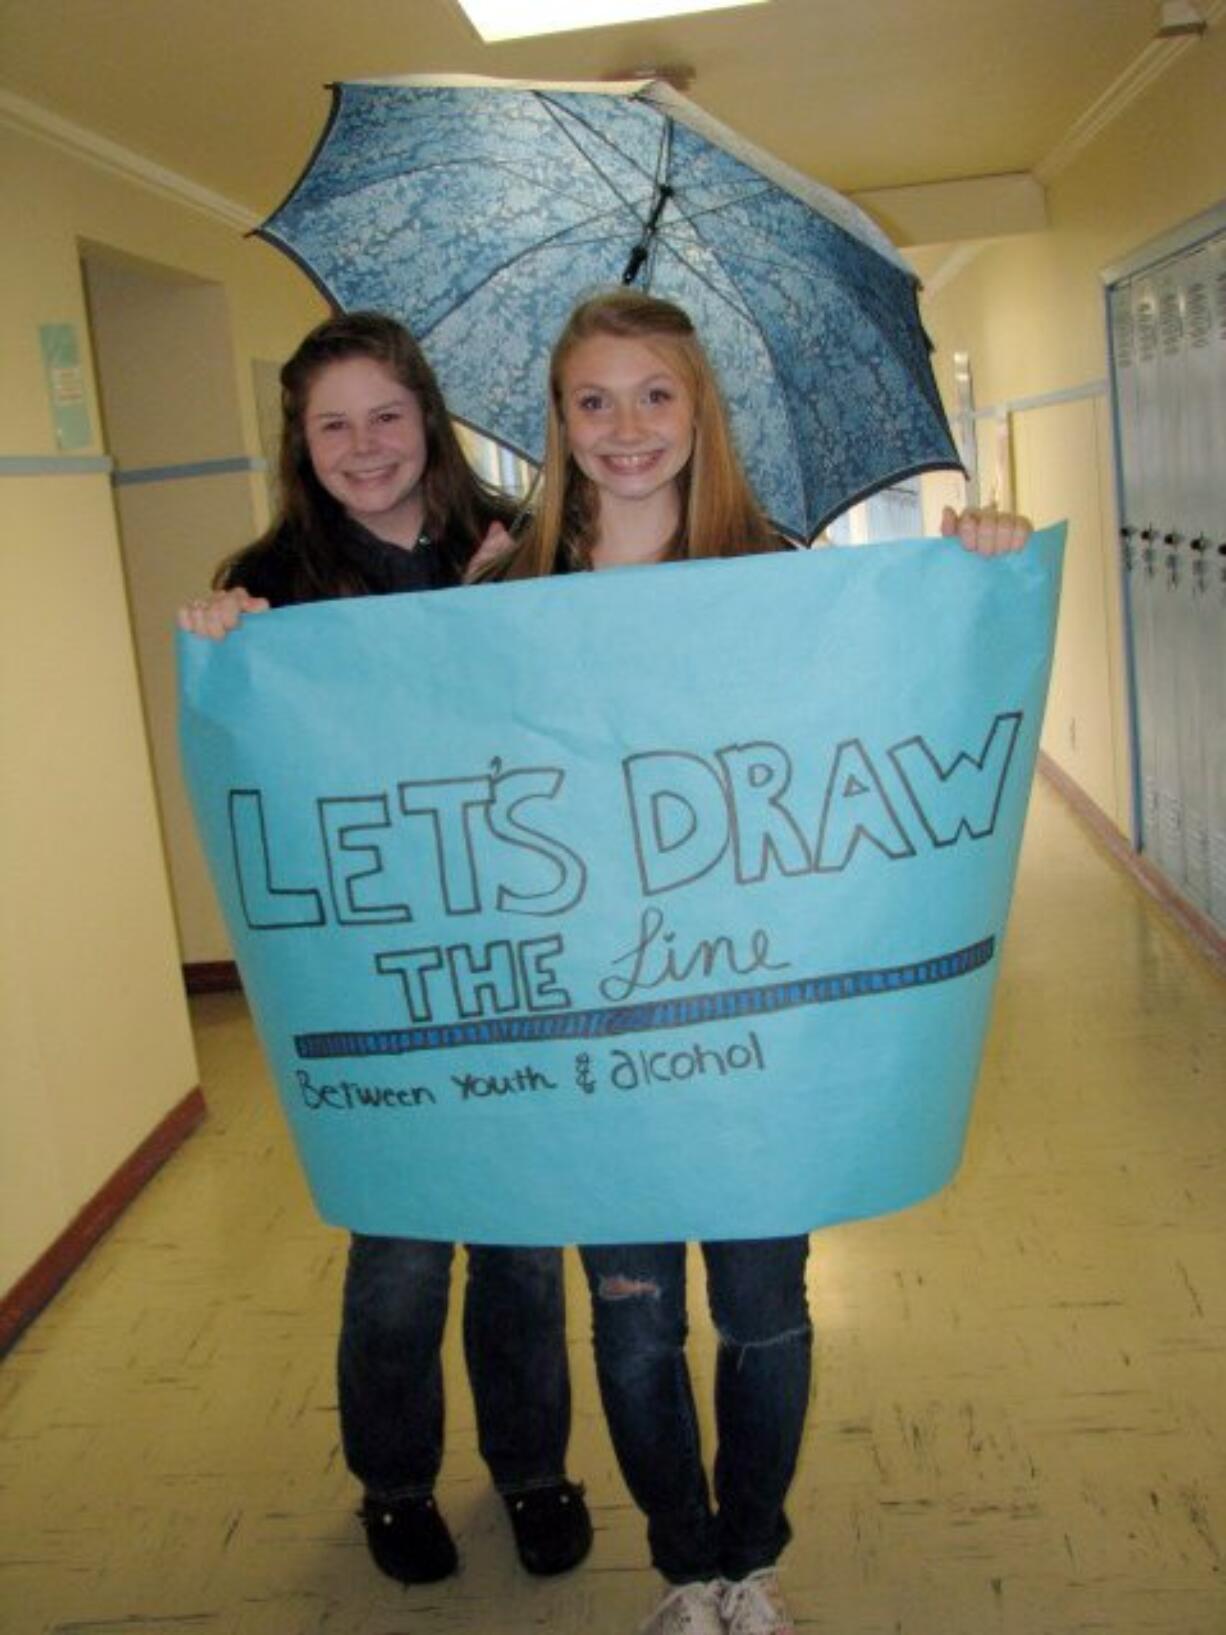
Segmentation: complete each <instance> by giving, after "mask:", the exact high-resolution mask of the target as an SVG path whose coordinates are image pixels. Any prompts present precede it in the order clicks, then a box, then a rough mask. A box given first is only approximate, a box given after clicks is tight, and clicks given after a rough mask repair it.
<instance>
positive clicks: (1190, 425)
mask: <svg viewBox="0 0 1226 1635" xmlns="http://www.w3.org/2000/svg"><path fill="white" fill-rule="evenodd" d="M1195 264H1196V256H1195V253H1193V254H1190V255H1183V256H1180V257H1179V259H1178V260H1176V261H1172V262H1169V263H1168V264H1167V265H1166V266H1165V267H1163V268H1162V269H1160V271H1159V272H1158V276H1157V284H1158V330H1159V346H1160V353H1159V364H1158V380H1159V384H1160V388H1161V391H1162V405H1161V407H1162V425H1163V431H1164V441H1165V445H1166V455H1165V467H1166V472H1167V477H1168V480H1167V482H1166V511H1165V514H1164V517H1163V524H1162V525H1163V528H1164V530H1165V531H1164V534H1163V547H1164V554H1165V559H1166V581H1167V593H1168V597H1169V609H1168V616H1169V619H1170V628H1171V638H1172V645H1171V669H1172V673H1173V678H1174V680H1173V686H1174V695H1173V710H1174V719H1173V721H1172V727H1173V730H1174V737H1175V774H1174V776H1175V785H1176V800H1177V803H1178V815H1177V819H1176V821H1177V824H1178V827H1179V829H1180V831H1181V834H1182V841H1183V854H1182V858H1181V860H1180V863H1179V868H1180V873H1181V875H1182V879H1183V889H1184V892H1185V894H1186V895H1187V897H1188V898H1189V899H1190V900H1191V901H1192V902H1193V903H1195V904H1196V906H1197V907H1198V908H1206V907H1207V906H1208V902H1209V845H1208V832H1207V827H1206V822H1205V808H1206V788H1205V736H1204V719H1205V705H1204V699H1203V697H1202V691H1201V689H1202V685H1203V683H1202V679H1201V674H1200V642H1199V617H1198V615H1199V609H1200V602H1201V592H1202V590H1203V585H1202V584H1201V581H1200V576H1199V575H1198V573H1197V571H1196V567H1195V557H1196V555H1197V553H1196V552H1194V551H1193V550H1192V541H1193V540H1194V539H1195V538H1196V537H1197V532H1198V522H1199V516H1200V511H1201V491H1202V488H1203V486H1204V478H1203V470H1204V463H1205V455H1206V454H1207V452H1208V451H1207V450H1202V448H1201V437H1202V433H1203V427H1204V413H1203V410H1204V406H1205V405H1204V403H1203V401H1201V398H1202V396H1204V395H1207V394H1202V393H1201V392H1200V391H1199V387H1200V385H1201V376H1200V373H1199V372H1198V370H1197V368H1196V366H1195V365H1196V362H1197V361H1198V359H1199V354H1198V353H1196V352H1194V349H1193V348H1192V347H1190V345H1189V337H1188V303H1189V296H1190V295H1191V297H1192V306H1193V310H1195V307H1196V298H1195V286H1196V282H1197V280H1196V276H1195ZM1190 286H1191V288H1190ZM1172 872H1174V871H1173V870H1172Z"/></svg>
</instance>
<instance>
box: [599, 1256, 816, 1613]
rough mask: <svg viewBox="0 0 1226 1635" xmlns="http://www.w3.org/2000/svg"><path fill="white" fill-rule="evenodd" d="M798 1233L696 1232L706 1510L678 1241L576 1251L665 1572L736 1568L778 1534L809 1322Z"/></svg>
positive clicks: (808, 1349) (680, 1575) (770, 1557)
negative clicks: (711, 1380)
mask: <svg viewBox="0 0 1226 1635" xmlns="http://www.w3.org/2000/svg"><path fill="white" fill-rule="evenodd" d="M808 1252H809V1240H808V1238H807V1237H797V1238H763V1239H757V1240H752V1241H742V1242H721V1243H704V1244H703V1245H702V1253H703V1257H704V1259H705V1261H706V1267H707V1290H708V1296H709V1300H710V1305H711V1315H712V1318H713V1319H714V1322H715V1327H716V1329H717V1331H718V1333H719V1354H718V1359H717V1363H716V1375H715V1423H716V1431H717V1435H718V1441H719V1446H718V1448H717V1450H716V1455H715V1501H716V1505H717V1507H718V1509H717V1510H716V1511H713V1509H712V1505H711V1499H710V1495H709V1491H708V1487H707V1478H706V1473H705V1471H704V1469H703V1462H702V1449H701V1446H700V1442H699V1431H698V1418H697V1414H696V1412H695V1407H694V1395H693V1389H692V1387H691V1384H690V1373H689V1368H688V1366H687V1364H686V1360H685V1338H686V1332H687V1326H688V1325H687V1317H686V1300H685V1245H684V1244H680V1243H641V1244H624V1245H611V1246H610V1245H600V1246H597V1247H588V1248H584V1249H582V1250H581V1251H580V1253H581V1255H582V1258H583V1267H584V1270H585V1272H586V1273H587V1279H588V1283H589V1285H590V1287H591V1291H592V1312H593V1336H594V1341H595V1350H596V1372H597V1376H598V1378H599V1381H600V1392H601V1396H602V1398H603V1401H604V1409H605V1415H606V1417H607V1419H608V1422H609V1433H610V1435H611V1437H612V1439H613V1446H614V1449H615V1451H616V1453H617V1458H618V1463H619V1464H620V1465H621V1470H622V1475H623V1476H624V1477H625V1480H626V1485H627V1487H628V1488H629V1489H630V1492H631V1494H632V1495H633V1497H634V1500H635V1503H636V1504H637V1505H638V1507H639V1509H640V1510H642V1511H643V1512H644V1514H645V1515H646V1517H647V1537H648V1542H649V1544H650V1546H651V1559H652V1561H653V1563H654V1564H655V1566H656V1568H657V1569H658V1570H659V1571H660V1572H661V1573H663V1575H664V1577H665V1578H667V1579H669V1580H670V1581H671V1582H673V1583H675V1584H683V1583H688V1582H690V1581H691V1580H694V1579H703V1578H715V1577H723V1578H744V1577H745V1576H746V1575H747V1574H749V1573H751V1572H755V1571H756V1570H757V1569H758V1568H760V1567H769V1566H770V1565H772V1563H773V1562H774V1561H776V1560H777V1558H778V1556H779V1554H780V1552H781V1551H782V1550H783V1547H784V1545H785V1544H786V1543H787V1542H788V1539H789V1538H790V1537H791V1529H790V1527H789V1526H788V1522H787V1517H786V1516H785V1515H784V1511H783V1504H784V1500H785V1498H786V1497H787V1491H788V1488H789V1487H790V1485H791V1481H792V1477H793V1474H794V1473H795V1470H796V1459H797V1455H798V1454H799V1452H800V1441H801V1436H802V1435H803V1432H804V1424H805V1415H806V1413H807V1411H808V1406H809V1380H810V1371H811V1357H812V1349H813V1331H812V1328H811V1326H810V1323H809V1310H808V1303H807V1301H806V1298H805V1261H806V1258H807V1256H808Z"/></svg>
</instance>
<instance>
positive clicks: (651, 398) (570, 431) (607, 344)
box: [559, 335, 694, 513]
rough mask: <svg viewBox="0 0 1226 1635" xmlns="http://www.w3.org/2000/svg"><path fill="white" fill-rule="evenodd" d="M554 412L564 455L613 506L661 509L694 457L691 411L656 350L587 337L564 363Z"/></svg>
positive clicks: (628, 340)
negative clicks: (563, 432)
mask: <svg viewBox="0 0 1226 1635" xmlns="http://www.w3.org/2000/svg"><path fill="white" fill-rule="evenodd" d="M559 388H560V390H559V397H560V403H559V408H560V410H561V415H562V423H563V425H564V427H565V429H566V440H567V444H568V446H569V449H570V453H571V455H572V457H573V459H574V461H575V464H576V465H577V466H578V467H579V470H580V471H582V472H583V474H584V476H585V477H587V478H589V479H590V481H591V482H593V483H594V484H595V485H596V488H597V491H598V493H599V496H600V501H601V508H602V513H603V511H604V509H605V507H607V506H608V505H609V504H610V503H612V504H613V505H615V506H616V505H623V504H633V505H643V504H647V503H654V504H656V505H659V504H661V503H668V504H671V506H672V507H673V508H674V510H675V508H676V505H677V478H678V477H679V476H680V475H681V473H682V472H683V471H684V470H685V467H686V465H687V463H688V461H689V459H690V456H691V454H692V453H693V451H694V405H693V402H692V400H691V398H690V395H689V393H688V391H687V390H686V388H685V386H684V385H683V383H682V381H681V379H680V377H679V376H678V375H677V374H676V373H675V371H674V370H673V369H671V368H670V367H669V365H668V363H667V362H666V360H665V358H664V355H663V353H662V352H661V351H658V350H656V349H655V348H653V347H652V346H650V345H648V343H647V342H646V341H641V340H636V339H634V338H632V337H630V336H619V335H593V336H592V337H591V338H590V339H589V340H586V341H581V342H580V343H579V345H577V346H576V347H575V348H574V349H573V350H572V351H571V353H570V355H569V356H568V357H567V358H566V361H565V363H564V364H563V366H562V370H561V376H560V380H559Z"/></svg>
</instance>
